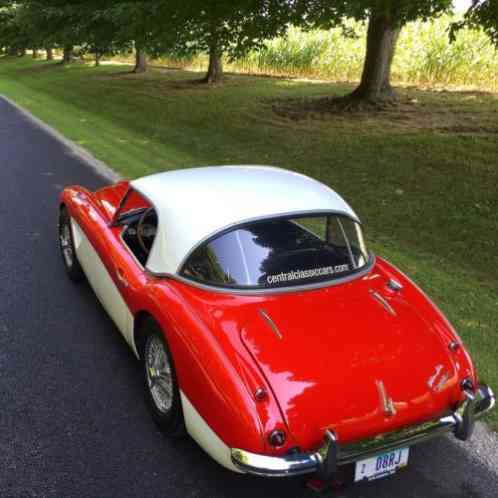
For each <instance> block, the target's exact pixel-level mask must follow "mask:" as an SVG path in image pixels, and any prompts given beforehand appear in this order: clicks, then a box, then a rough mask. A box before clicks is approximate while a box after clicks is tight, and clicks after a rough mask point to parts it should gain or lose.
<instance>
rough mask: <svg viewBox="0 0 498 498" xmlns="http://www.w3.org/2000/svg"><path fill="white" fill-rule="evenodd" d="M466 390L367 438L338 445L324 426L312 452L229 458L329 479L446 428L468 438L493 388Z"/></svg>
mask: <svg viewBox="0 0 498 498" xmlns="http://www.w3.org/2000/svg"><path fill="white" fill-rule="evenodd" d="M467 394H469V393H467ZM470 394H471V395H467V399H466V400H465V401H464V402H463V403H462V405H461V406H460V407H459V408H458V410H456V411H455V412H452V413H450V414H448V415H446V416H443V417H441V418H439V419H436V420H432V421H429V422H425V423H423V424H418V425H413V426H410V427H405V428H403V429H400V430H398V431H394V432H389V433H386V434H381V435H378V436H376V437H374V438H371V439H365V440H363V441H359V442H355V443H349V444H345V445H340V444H339V443H338V441H337V440H336V437H335V434H334V433H333V432H332V431H330V430H327V431H326V434H325V440H324V442H323V444H322V446H321V447H320V448H318V450H316V451H315V452H312V453H293V454H289V455H285V456H282V457H272V456H267V455H258V454H255V453H250V452H248V451H244V450H241V449H232V450H231V458H232V462H233V464H234V465H235V466H236V467H237V468H238V469H239V470H241V471H243V472H247V473H249V474H255V475H259V476H266V477H284V476H295V475H300V474H309V473H318V476H319V477H320V478H322V479H324V480H326V479H330V478H332V477H333V475H334V473H335V472H336V471H337V467H338V466H341V465H346V464H349V463H354V462H357V461H359V460H363V459H366V458H370V457H374V456H377V455H380V454H382V453H386V452H389V451H393V450H396V449H398V448H403V447H406V446H412V445H414V444H418V443H421V442H424V441H428V440H429V439H432V438H435V437H438V436H442V435H444V434H447V433H450V432H453V433H454V435H455V436H456V437H457V438H459V439H464V440H466V439H468V438H469V437H470V435H471V434H472V428H473V425H474V423H475V420H477V419H479V418H481V417H482V416H483V415H484V414H485V413H487V412H489V411H490V410H492V409H493V408H494V406H495V402H496V399H495V395H494V393H493V391H492V390H491V389H490V388H489V387H488V386H486V385H484V384H483V385H480V386H479V387H478V389H477V391H476V392H475V393H470Z"/></svg>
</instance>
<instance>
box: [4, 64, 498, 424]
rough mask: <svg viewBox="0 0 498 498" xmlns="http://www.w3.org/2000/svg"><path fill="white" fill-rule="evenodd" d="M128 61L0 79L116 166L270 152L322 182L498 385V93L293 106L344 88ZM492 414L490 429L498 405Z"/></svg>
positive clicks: (21, 70) (198, 162)
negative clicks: (337, 109)
mask: <svg viewBox="0 0 498 498" xmlns="http://www.w3.org/2000/svg"><path fill="white" fill-rule="evenodd" d="M129 69H130V68H129V67H127V66H103V67H101V68H98V69H93V68H89V67H87V66H85V65H77V64H75V65H73V66H70V67H62V66H59V65H56V64H54V63H46V62H40V61H32V60H27V59H26V60H24V59H0V93H2V94H5V95H6V96H8V97H9V98H11V99H13V100H14V101H16V102H17V103H19V104H20V105H22V106H24V107H25V108H27V109H28V110H29V111H31V112H32V113H34V114H35V115H36V116H37V117H39V118H41V119H42V120H44V121H45V122H47V123H48V124H50V125H52V126H54V127H55V128H56V129H58V130H59V131H60V132H62V133H63V134H64V135H66V136H67V137H68V138H70V139H72V140H73V141H75V142H76V143H78V144H80V145H82V146H84V147H86V148H87V149H88V150H90V151H91V152H92V153H93V154H94V155H95V156H96V157H97V158H98V159H101V160H103V161H105V162H106V163H107V164H109V165H110V166H111V167H112V168H114V169H115V170H116V171H118V172H119V173H121V174H122V175H124V176H126V177H137V176H141V175H144V174H147V173H152V172H155V171H161V170H168V169H176V168H180V167H189V166H202V165H212V164H274V165H280V166H283V167H287V168H291V169H294V170H297V171H300V172H303V173H306V174H308V175H311V176H313V177H315V178H317V179H319V180H321V181H323V182H325V183H327V184H329V185H331V186H332V187H333V188H335V189H336V190H338V191H339V192H340V193H342V194H343V195H344V196H345V197H346V199H347V200H348V201H350V202H351V204H352V205H353V206H354V208H355V209H356V211H357V212H358V213H359V215H360V217H361V218H362V219H363V220H364V223H365V226H366V230H367V235H368V239H369V242H370V245H371V247H373V248H374V250H375V252H376V253H377V254H379V255H382V256H386V257H387V258H388V259H390V260H391V261H392V262H393V263H395V264H397V265H398V266H399V267H400V268H401V269H402V270H403V271H405V272H407V273H408V274H409V275H410V276H412V277H413V278H414V279H415V281H417V282H418V283H419V284H420V285H421V286H422V287H423V288H424V289H426V290H427V292H428V293H429V295H431V296H432V297H433V298H434V300H435V302H437V303H438V304H439V305H440V307H441V308H442V309H443V311H444V312H445V313H446V314H447V316H448V317H449V318H450V320H451V321H452V323H453V324H454V325H455V327H456V329H457V330H458V331H459V333H460V334H461V336H462V338H463V339H464V341H465V342H466V344H467V346H468V347H469V349H470V351H471V353H472V354H473V357H474V359H475V361H476V363H477V366H478V369H479V372H480V376H481V379H482V380H484V381H487V382H488V383H489V384H490V385H491V386H492V387H494V388H495V390H498V334H497V325H496V324H497V323H498V298H497V293H498V217H497V213H498V194H497V192H498V167H497V158H498V97H497V95H494V94H488V93H483V92H430V91H420V90H418V89H416V88H414V89H403V90H402V96H403V105H401V106H400V107H397V108H392V109H387V110H384V111H382V112H378V113H375V114H368V113H364V114H362V113H351V114H343V115H341V114H335V115H334V114H320V113H317V114H313V113H311V114H307V115H306V116H303V117H298V118H296V119H295V118H289V117H288V116H285V115H280V114H278V113H275V112H274V102H282V100H283V99H293V100H296V99H297V100H299V99H303V98H305V97H317V98H318V97H324V96H337V95H342V94H344V93H345V92H347V91H348V90H350V88H349V87H348V86H347V85H333V84H325V83H316V82H315V83H311V82H305V81H298V80H287V79H271V78H261V77H249V76H240V75H239V76H231V77H230V78H229V79H228V81H227V83H226V85H224V86H223V87H215V88H212V89H208V88H205V87H203V86H201V85H198V84H194V83H193V82H192V80H194V79H196V78H198V77H199V75H198V74H195V73H188V72H180V71H166V70H162V71H152V72H150V73H148V74H145V75H132V74H128V71H129ZM3 167H7V166H6V165H3ZM192 208H193V209H197V208H200V209H202V206H196V204H195V199H193V200H192ZM488 420H489V421H490V423H491V425H492V426H493V428H494V429H496V430H498V413H497V412H495V413H493V414H491V415H490V416H489V418H488Z"/></svg>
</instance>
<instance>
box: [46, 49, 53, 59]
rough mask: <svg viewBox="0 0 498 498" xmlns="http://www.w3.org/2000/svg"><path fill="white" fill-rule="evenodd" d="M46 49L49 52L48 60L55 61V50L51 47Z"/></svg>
mask: <svg viewBox="0 0 498 498" xmlns="http://www.w3.org/2000/svg"><path fill="white" fill-rule="evenodd" d="M45 51H46V52H47V60H48V61H53V60H54V51H53V49H51V48H46V49H45Z"/></svg>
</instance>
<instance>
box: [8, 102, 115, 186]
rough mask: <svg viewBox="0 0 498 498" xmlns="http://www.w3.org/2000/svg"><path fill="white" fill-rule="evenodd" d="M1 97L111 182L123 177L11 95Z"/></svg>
mask: <svg viewBox="0 0 498 498" xmlns="http://www.w3.org/2000/svg"><path fill="white" fill-rule="evenodd" d="M0 99H2V100H4V101H5V102H7V103H8V104H9V105H11V106H12V107H14V108H15V109H16V110H17V111H18V112H19V113H20V114H22V116H23V117H24V118H26V119H27V120H28V121H29V122H30V123H31V124H32V125H34V126H35V127H36V128H38V129H40V130H42V131H44V132H45V133H47V134H48V135H49V136H51V137H52V138H53V139H55V140H57V141H58V142H59V143H61V144H62V145H63V146H64V147H65V148H66V149H67V150H68V151H69V152H70V153H71V154H72V155H73V156H76V157H78V158H79V159H81V160H82V162H84V163H85V164H86V165H88V166H90V168H92V169H93V170H94V171H95V172H96V173H97V174H98V175H100V176H101V177H103V178H104V179H106V180H108V181H110V182H117V181H119V180H121V179H122V177H121V176H120V175H119V174H118V173H116V172H115V171H114V170H113V169H112V168H111V167H110V166H108V165H107V164H106V163H104V162H103V161H101V160H100V159H97V158H96V157H95V156H93V155H92V153H91V152H89V151H88V150H86V149H85V148H84V147H81V145H78V144H76V143H75V142H73V141H72V140H70V139H69V138H67V137H65V136H64V135H63V134H62V133H60V132H59V131H57V130H56V129H55V128H53V127H52V126H50V125H48V124H47V123H45V122H44V121H42V120H41V119H39V118H37V117H36V116H35V115H34V114H32V113H31V112H30V111H28V110H27V109H25V108H24V107H22V106H21V105H19V104H18V103H16V102H14V101H13V100H12V99H10V98H9V97H6V96H5V95H3V94H0Z"/></svg>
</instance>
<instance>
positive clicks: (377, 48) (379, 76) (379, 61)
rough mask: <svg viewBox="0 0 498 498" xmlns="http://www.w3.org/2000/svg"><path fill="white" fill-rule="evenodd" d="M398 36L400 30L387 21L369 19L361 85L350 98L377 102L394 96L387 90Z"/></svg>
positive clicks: (385, 19) (381, 18) (384, 19)
mask: <svg viewBox="0 0 498 498" xmlns="http://www.w3.org/2000/svg"><path fill="white" fill-rule="evenodd" d="M399 33H400V28H398V27H396V26H393V24H392V22H391V20H390V19H389V18H388V17H386V16H375V15H372V17H371V18H370V21H369V24H368V34H367V53H366V56H365V64H364V66H363V74H362V77H361V83H360V85H359V86H358V88H357V89H356V90H355V91H354V92H353V93H352V95H351V96H352V97H353V98H358V99H360V100H366V101H370V102H377V101H379V100H384V99H389V98H393V97H394V96H395V92H394V90H393V88H392V87H391V66H392V62H393V59H394V53H395V50H396V42H397V40H398V37H399Z"/></svg>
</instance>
